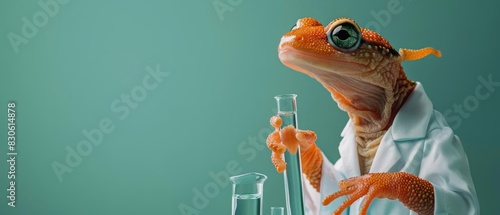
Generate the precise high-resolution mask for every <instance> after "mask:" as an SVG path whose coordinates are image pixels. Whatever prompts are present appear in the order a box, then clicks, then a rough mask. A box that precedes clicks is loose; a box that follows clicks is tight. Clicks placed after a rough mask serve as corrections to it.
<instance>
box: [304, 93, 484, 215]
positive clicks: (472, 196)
mask: <svg viewBox="0 0 500 215" xmlns="http://www.w3.org/2000/svg"><path fill="white" fill-rule="evenodd" d="M341 136H342V137H343V139H342V142H341V143H340V145H339V152H340V159H339V160H338V161H337V162H336V163H335V164H334V165H333V164H332V163H331V162H330V161H329V160H328V159H327V158H326V157H325V156H324V155H323V167H322V177H321V185H320V186H321V189H320V193H318V192H316V191H315V190H314V189H313V188H312V186H310V184H309V182H308V181H306V180H304V203H305V207H306V212H307V213H306V214H308V215H315V214H319V215H326V214H331V213H332V212H333V211H335V209H337V208H338V206H339V205H340V204H341V203H342V202H343V201H344V200H345V199H346V198H345V197H342V198H339V199H336V200H335V201H333V202H332V203H330V204H329V205H328V206H323V205H322V204H321V201H322V200H323V198H325V197H326V196H328V195H330V194H332V193H334V192H336V191H338V189H339V188H338V185H337V184H338V182H339V181H340V180H343V179H347V178H350V177H354V176H359V175H360V171H359V164H358V155H357V150H356V142H355V139H354V132H353V129H352V127H351V121H349V122H348V123H347V125H346V127H345V128H344V130H343V131H342V134H341ZM370 172H371V173H374V172H408V173H411V174H413V175H416V176H418V177H420V178H422V179H425V180H428V181H430V182H431V183H432V184H433V185H434V194H435V206H434V209H435V211H434V214H479V203H478V200H477V196H476V190H475V188H474V184H473V182H472V178H471V174H470V170H469V163H468V161H467V157H466V155H465V153H464V151H463V148H462V145H461V143H460V140H459V138H458V137H457V136H455V135H454V134H453V131H452V130H451V128H450V127H449V126H448V124H447V123H446V121H445V119H444V117H443V116H442V115H441V113H439V112H437V111H435V110H434V109H433V106H432V103H431V101H430V100H429V98H428V97H427V95H426V94H425V91H424V89H423V87H422V85H421V84H420V83H417V86H416V88H415V89H414V91H413V92H412V94H411V95H410V96H409V98H408V99H407V101H406V102H405V104H404V105H403V106H402V108H401V109H400V111H399V112H398V113H397V115H396V118H395V119H394V122H393V124H392V126H391V127H390V128H389V130H388V131H387V132H386V134H385V135H384V137H383V138H382V141H381V143H380V145H379V148H378V151H377V154H376V156H375V158H374V161H373V164H372V167H371V169H370ZM363 200H364V197H363V198H361V199H359V200H358V201H356V202H354V203H353V204H352V205H351V207H349V208H347V209H346V210H345V211H344V212H343V213H342V214H343V215H348V214H349V215H357V214H358V213H359V210H360V209H361V204H362V201H363ZM368 214H375V215H389V214H391V215H392V214H395V215H401V214H403V215H404V214H417V213H415V212H412V211H410V210H409V209H408V208H406V207H405V206H404V205H403V204H402V203H400V202H399V201H398V200H389V199H378V198H376V199H374V200H373V202H372V203H371V205H370V207H369V209H368Z"/></svg>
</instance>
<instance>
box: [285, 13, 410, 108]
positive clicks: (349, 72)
mask: <svg viewBox="0 0 500 215" xmlns="http://www.w3.org/2000/svg"><path fill="white" fill-rule="evenodd" d="M278 53H279V54H278V56H279V59H280V61H281V62H282V63H283V64H284V65H285V66H287V67H289V68H291V69H293V70H296V71H299V72H302V73H305V74H307V75H309V76H311V77H313V78H315V79H316V80H317V81H318V82H320V83H321V84H322V85H323V86H325V87H326V88H327V89H328V90H329V91H330V92H331V93H332V95H333V97H334V99H335V100H336V101H337V103H339V106H340V107H341V109H344V110H346V111H349V110H353V108H355V109H358V110H363V109H368V108H370V107H369V106H373V103H378V102H377V100H380V99H381V98H382V99H383V98H385V93H386V91H387V88H389V87H391V86H394V84H393V83H394V82H395V81H396V80H397V78H398V77H399V73H402V68H401V64H400V62H401V58H400V54H399V53H398V52H397V51H396V50H394V48H393V47H392V46H391V45H390V44H389V42H387V40H385V39H384V38H383V37H382V36H380V35H379V34H378V33H376V32H373V31H371V30H368V29H364V28H361V27H359V25H358V24H357V23H356V22H354V21H353V20H351V19H349V18H339V19H335V20H333V21H332V22H330V23H329V24H328V25H326V26H323V25H322V24H321V23H320V22H319V21H317V20H315V19H313V18H303V19H299V20H298V21H297V23H296V25H295V26H294V27H293V28H292V30H291V31H289V32H287V33H286V34H284V35H283V37H282V38H281V41H280V44H279V47H278ZM348 109H349V110H348Z"/></svg>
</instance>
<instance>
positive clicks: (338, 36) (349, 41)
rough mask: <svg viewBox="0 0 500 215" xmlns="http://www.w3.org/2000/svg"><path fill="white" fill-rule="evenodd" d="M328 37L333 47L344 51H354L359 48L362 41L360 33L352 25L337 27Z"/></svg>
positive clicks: (345, 24)
mask: <svg viewBox="0 0 500 215" xmlns="http://www.w3.org/2000/svg"><path fill="white" fill-rule="evenodd" d="M327 37H328V42H330V44H331V45H332V46H333V47H335V48H337V49H339V50H342V51H352V50H354V49H356V48H358V46H359V43H360V41H361V34H360V32H359V31H358V29H357V28H356V27H354V26H353V25H352V24H350V23H343V24H340V25H337V27H335V28H333V30H332V31H329V32H328V33H327Z"/></svg>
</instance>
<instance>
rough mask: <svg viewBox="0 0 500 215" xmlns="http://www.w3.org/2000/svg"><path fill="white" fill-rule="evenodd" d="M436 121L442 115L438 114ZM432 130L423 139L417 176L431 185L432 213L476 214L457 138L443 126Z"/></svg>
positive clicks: (443, 122)
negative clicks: (432, 190)
mask: <svg viewBox="0 0 500 215" xmlns="http://www.w3.org/2000/svg"><path fill="white" fill-rule="evenodd" d="M436 117H437V118H439V119H441V118H442V116H441V115H440V114H437V116H436ZM439 119H438V120H437V121H438V122H439V121H441V122H440V126H438V127H436V128H435V129H433V130H431V131H430V132H429V133H428V134H427V137H426V139H425V145H424V149H423V150H424V159H423V160H422V164H421V167H422V168H421V170H420V173H419V176H420V177H421V178H423V179H426V180H428V181H430V182H431V183H432V184H433V186H434V197H435V205H434V214H479V203H478V200H477V196H476V190H475V188H474V184H473V182H472V178H471V173H470V169H469V163H468V161H467V156H466V154H465V152H464V150H463V148H462V144H461V142H460V139H459V138H458V137H457V136H455V135H454V134H453V131H452V130H451V128H450V127H448V125H447V124H446V122H445V121H444V119H441V120H439Z"/></svg>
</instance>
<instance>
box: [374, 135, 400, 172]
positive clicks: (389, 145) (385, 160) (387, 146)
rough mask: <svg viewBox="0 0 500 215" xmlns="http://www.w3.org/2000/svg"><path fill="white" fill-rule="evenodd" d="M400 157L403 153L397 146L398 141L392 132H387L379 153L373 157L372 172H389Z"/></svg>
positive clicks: (378, 150)
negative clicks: (393, 138) (393, 137)
mask: <svg viewBox="0 0 500 215" xmlns="http://www.w3.org/2000/svg"><path fill="white" fill-rule="evenodd" d="M400 158H401V154H400V153H399V149H398V148H397V147H396V143H395V142H394V141H393V140H392V136H391V134H390V133H386V134H385V135H384V137H383V138H382V141H381V142H380V145H379V147H378V149H377V154H376V155H375V158H374V159H373V163H372V166H371V168H370V173H373V172H388V171H389V170H390V169H391V168H392V167H393V166H394V164H396V163H397V162H398V161H399V159H400Z"/></svg>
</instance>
